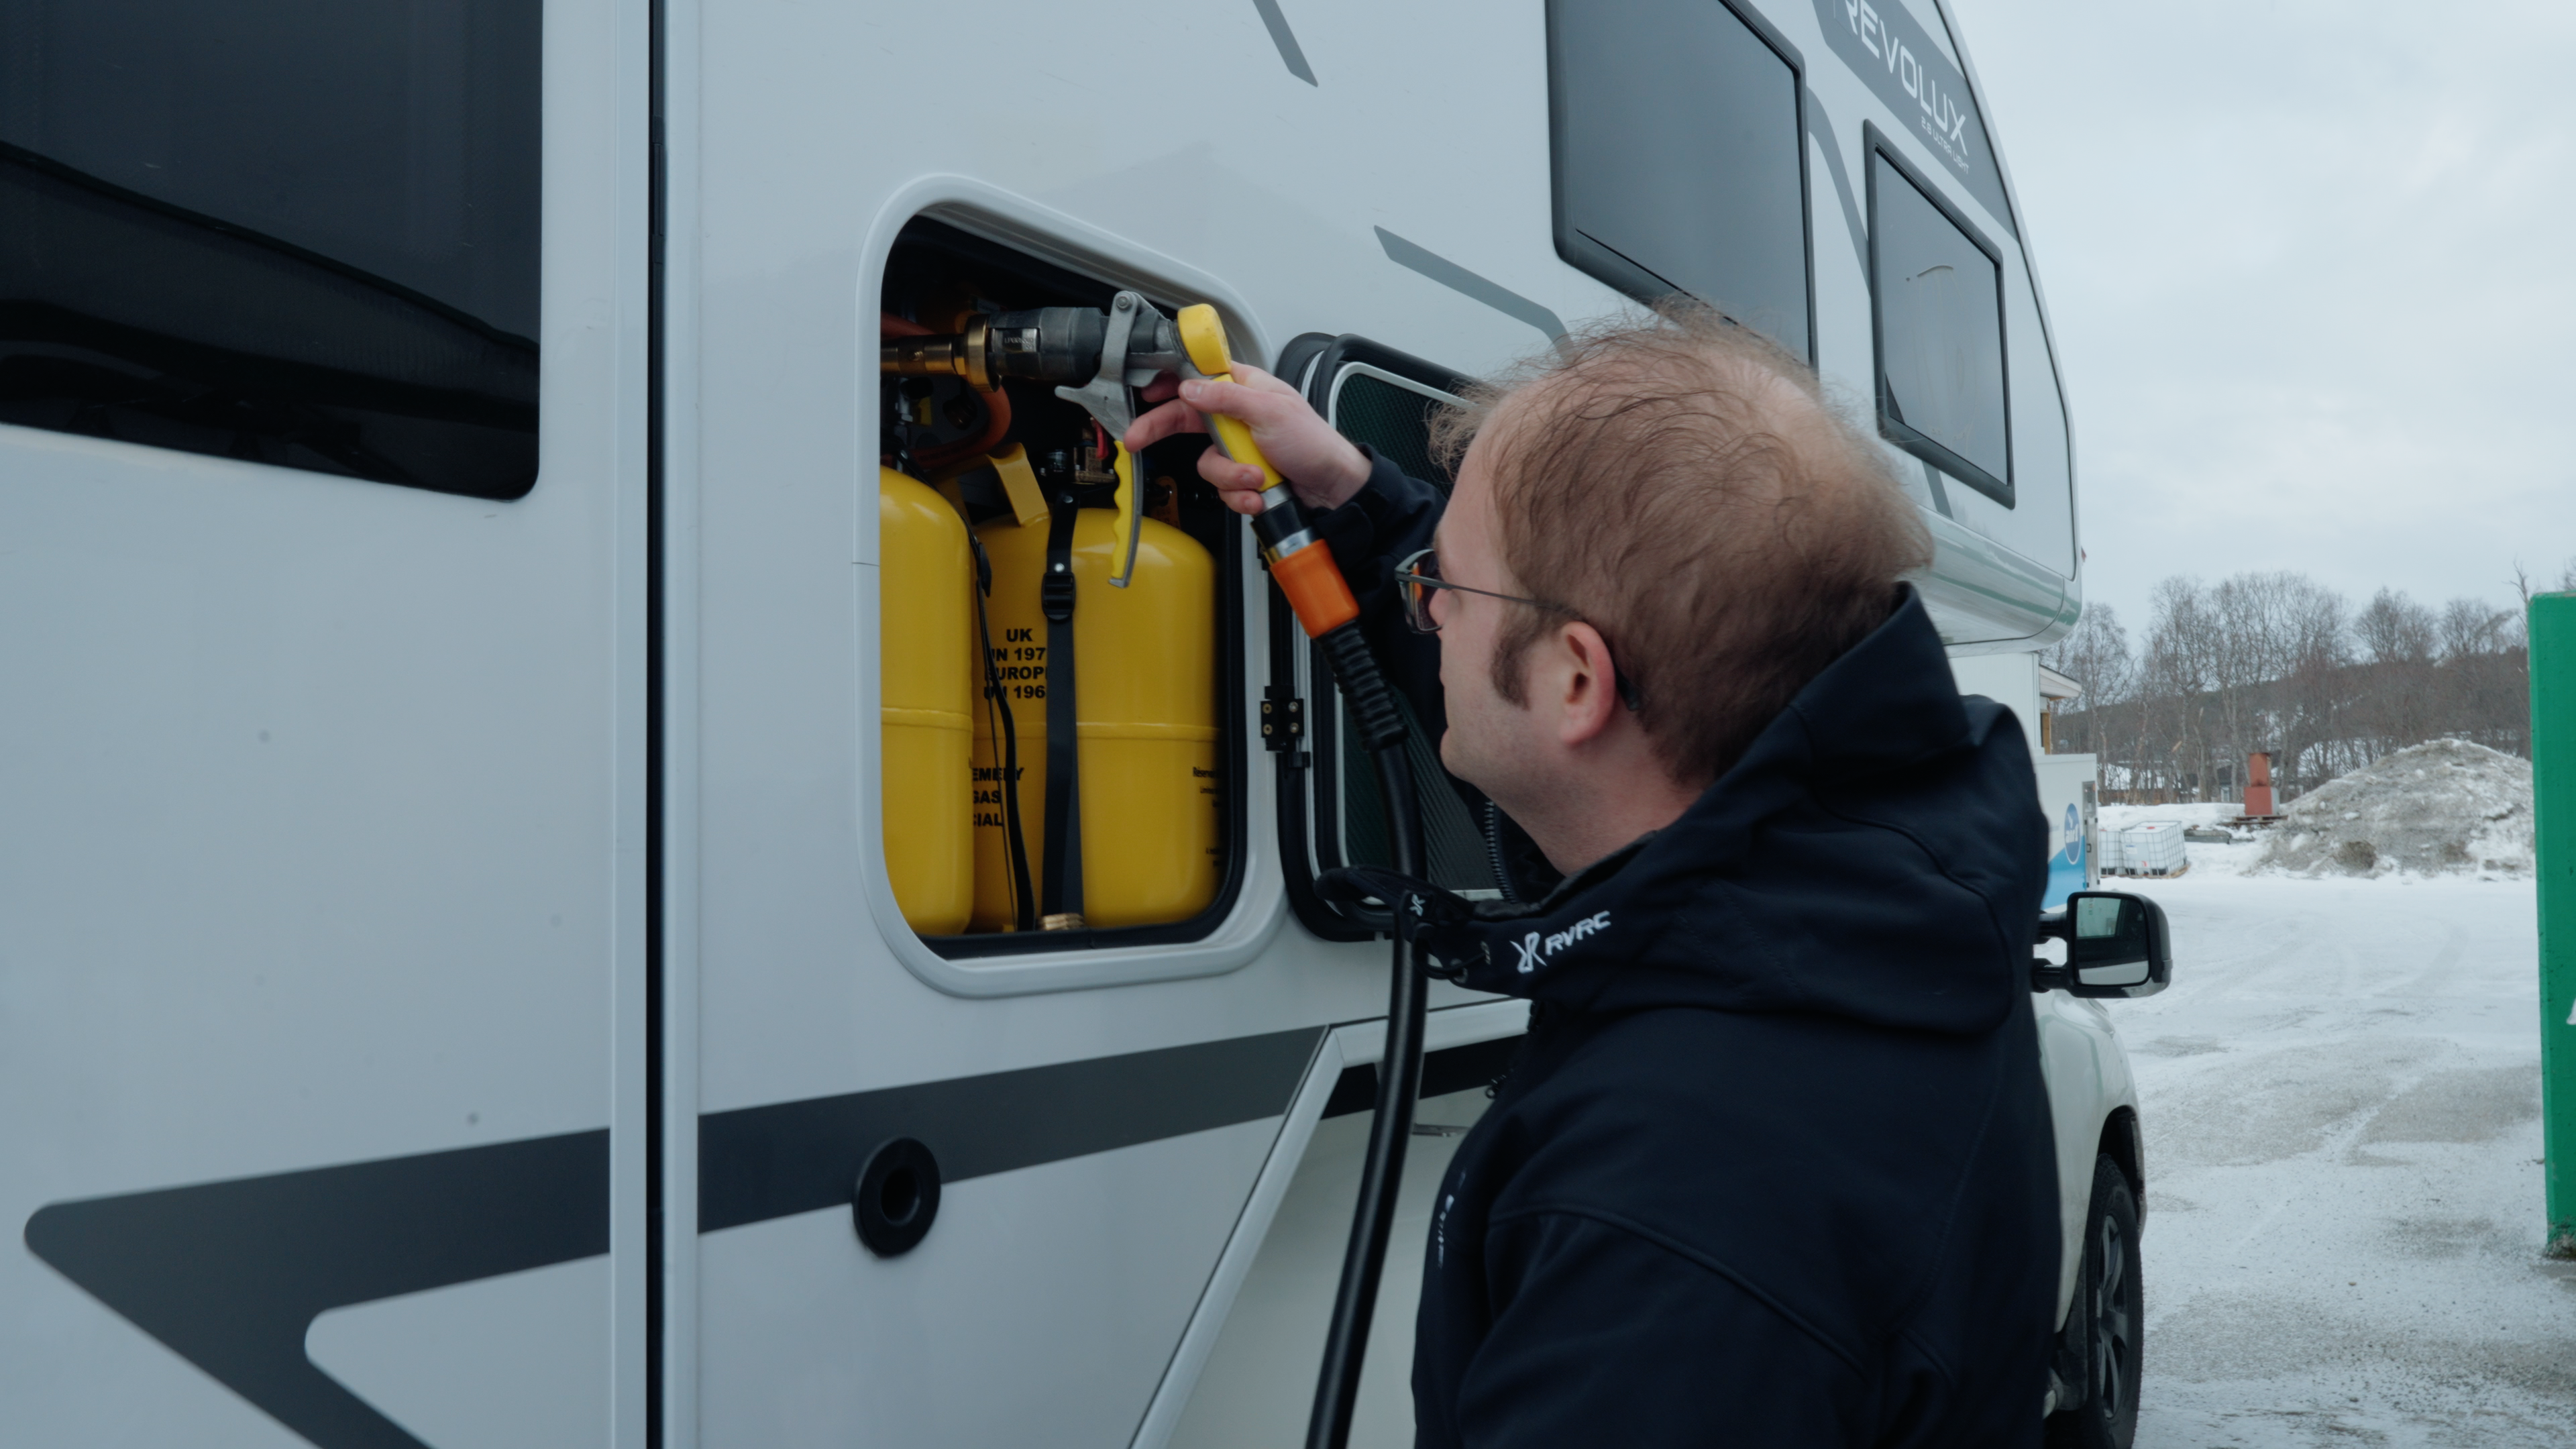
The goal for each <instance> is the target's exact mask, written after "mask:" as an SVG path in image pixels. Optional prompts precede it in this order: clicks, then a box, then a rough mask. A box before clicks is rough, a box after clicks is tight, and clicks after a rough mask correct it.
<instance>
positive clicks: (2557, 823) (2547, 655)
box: [2531, 594, 2576, 1257]
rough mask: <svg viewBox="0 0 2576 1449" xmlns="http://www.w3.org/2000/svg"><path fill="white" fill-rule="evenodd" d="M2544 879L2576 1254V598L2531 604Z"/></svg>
mask: <svg viewBox="0 0 2576 1449" xmlns="http://www.w3.org/2000/svg"><path fill="white" fill-rule="evenodd" d="M2531 769H2532V785H2533V790H2532V794H2533V805H2534V809H2535V813H2536V815H2537V817H2538V819H2537V833H2538V845H2539V856H2540V860H2539V866H2540V869H2539V876H2540V1102H2541V1130H2542V1143H2543V1148H2542V1150H2543V1151H2544V1152H2545V1153H2546V1154H2547V1163H2548V1165H2547V1166H2546V1167H2544V1168H2543V1169H2542V1177H2543V1180H2544V1183H2545V1186H2544V1189H2543V1191H2544V1192H2545V1193H2546V1195H2547V1198H2548V1208H2549V1251H2550V1254H2551V1256H2553V1257H2576V1025H2571V1024H2570V1019H2571V1016H2576V594H2543V595H2541V596H2540V597H2538V598H2536V599H2533V600H2532V601H2531Z"/></svg>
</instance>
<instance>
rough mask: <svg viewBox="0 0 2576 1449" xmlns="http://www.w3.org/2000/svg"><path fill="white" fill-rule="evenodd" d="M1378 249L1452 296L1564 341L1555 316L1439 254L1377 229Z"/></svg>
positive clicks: (1561, 324) (1394, 261)
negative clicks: (1444, 288)
mask: <svg viewBox="0 0 2576 1449" xmlns="http://www.w3.org/2000/svg"><path fill="white" fill-rule="evenodd" d="M1377 241H1378V245H1379V246H1382V247H1384V248H1386V259H1387V260H1388V261H1391V262H1393V263H1395V264H1396V265H1397V266H1399V267H1408V268H1410V269H1412V270H1414V271H1417V272H1420V273H1421V274H1422V275H1424V276H1426V277H1429V278H1430V279H1431V280H1433V281H1435V282H1438V283H1439V284H1440V285H1442V286H1444V287H1447V288H1448V289H1449V290H1451V291H1453V292H1457V293H1460V294H1461V295H1464V296H1468V297H1473V298H1475V299H1476V300H1477V301H1479V302H1482V303H1484V304H1485V305H1486V306H1488V307H1491V308H1493V309H1494V310H1495V311H1497V312H1500V313H1502V314H1503V315H1504V316H1506V317H1509V318H1511V319H1512V320H1513V321H1515V322H1526V323H1528V324H1529V325H1530V326H1532V327H1535V328H1537V329H1538V330H1539V331H1541V332H1544V333H1546V334H1547V336H1548V340H1549V341H1551V342H1563V341H1564V340H1565V323H1564V322H1563V321H1561V320H1559V319H1558V317H1557V315H1556V314H1555V313H1554V312H1551V311H1549V310H1548V309H1547V308H1545V307H1542V306H1540V305H1539V304H1538V303H1536V302H1533V301H1531V300H1530V299H1529V298H1527V297H1524V296H1522V295H1521V294H1520V293H1518V292H1515V291H1512V290H1511V289H1510V288H1508V287H1505V286H1503V285H1502V284H1501V283H1499V282H1494V281H1490V280H1488V279H1486V278H1484V277H1480V276H1477V275H1476V274H1475V273H1474V272H1471V271H1468V270H1467V269H1466V268H1465V267H1462V266H1460V265H1458V264H1457V263H1456V262H1453V261H1451V260H1449V259H1448V258H1447V257H1444V256H1442V255H1440V254H1439V253H1438V252H1434V251H1431V250H1429V249H1427V248H1424V247H1420V246H1417V245H1415V244H1414V243H1412V242H1409V241H1406V240H1405V239H1404V238H1402V237H1400V236H1397V235H1396V234H1395V233H1394V232H1391V231H1388V230H1387V229H1386V228H1385V227H1379V228H1377Z"/></svg>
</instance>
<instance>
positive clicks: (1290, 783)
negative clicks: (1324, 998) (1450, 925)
mask: <svg viewBox="0 0 2576 1449" xmlns="http://www.w3.org/2000/svg"><path fill="white" fill-rule="evenodd" d="M1276 370H1277V372H1278V375H1279V376H1280V377H1281V378H1283V379H1285V380H1286V381H1288V382H1289V383H1291V384H1292V385H1294V386H1296V387H1297V388H1298V389H1299V390H1300V391H1301V392H1303V393H1304V394H1305V396H1306V400H1307V402H1308V403H1310V404H1312V405H1313V407H1314V408H1315V410H1316V411H1317V412H1319V413H1321V414H1323V416H1324V417H1325V419H1326V420H1327V421H1329V422H1331V423H1332V425H1333V426H1334V427H1335V428H1338V429H1339V430H1340V431H1341V432H1342V434H1343V436H1345V437H1347V438H1349V439H1351V440H1352V441H1353V442H1356V443H1364V444H1366V445H1368V446H1369V447H1370V448H1372V449H1374V450H1375V451H1376V453H1377V455H1378V456H1379V457H1381V458H1383V459H1385V460H1387V461H1389V462H1391V463H1393V464H1395V465H1396V466H1397V467H1398V468H1401V469H1402V470H1404V472H1405V473H1407V474H1408V475H1410V476H1412V477H1414V478H1418V479H1420V480H1422V481H1423V482H1425V483H1428V484H1430V485H1432V486H1433V487H1435V488H1437V489H1439V490H1440V491H1441V492H1442V494H1444V495H1445V494H1446V493H1447V492H1448V491H1449V488H1450V483H1451V480H1450V474H1449V470H1448V469H1447V468H1446V467H1444V466H1442V465H1441V463H1440V461H1439V460H1438V459H1437V458H1436V457H1435V456H1434V455H1433V452H1432V446H1431V435H1430V428H1431V419H1432V418H1433V417H1434V416H1435V415H1436V410H1437V409H1441V408H1447V407H1455V406H1457V405H1458V402H1459V397H1460V395H1461V394H1462V393H1463V392H1464V390H1465V389H1466V387H1467V386H1468V384H1469V383H1470V381H1471V379H1470V378H1468V377H1467V376H1465V375H1464V374H1461V373H1458V372H1455V371H1452V370H1451V369H1449V368H1446V367H1443V366H1441V365H1439V364H1438V363H1435V362H1427V361H1425V360H1423V359H1422V358H1419V357H1415V356H1413V355H1411V354H1409V353H1405V352H1399V351H1397V350H1396V349H1394V348H1392V347H1388V346H1385V345H1384V344H1382V343H1377V342H1373V341H1370V340H1369V339H1368V338H1366V337H1362V336H1359V335H1356V334H1351V333H1345V334H1343V335H1342V336H1339V337H1327V336H1324V335H1323V334H1321V333H1313V332H1310V333H1306V334H1304V335H1303V336H1300V337H1297V338H1294V339H1292V340H1291V341H1290V342H1289V343H1288V344H1287V345H1286V346H1284V347H1282V348H1281V349H1280V351H1279V359H1278V367H1277V369H1276ZM1270 630H1271V650H1270V659H1271V677H1270V680H1269V683H1268V685H1267V686H1266V687H1265V689H1264V690H1263V706H1262V709H1263V731H1262V736H1261V738H1262V742H1263V744H1264V745H1265V746H1266V747H1267V748H1268V749H1269V750H1270V751H1272V752H1273V753H1274V754H1275V755H1277V756H1278V757H1279V758H1280V763H1281V766H1282V768H1281V769H1280V771H1279V830H1280V849H1281V853H1282V855H1283V857H1284V859H1285V862H1286V865H1287V870H1288V885H1289V901H1290V904H1291V905H1292V906H1293V907H1294V909H1295V911H1296V913H1297V919H1298V920H1299V922H1300V923H1302V924H1303V925H1304V926H1305V927H1306V928H1307V929H1308V930H1310V931H1313V932H1314V933H1315V934H1317V935H1319V936H1322V937H1324V938H1325V939H1327V940H1336V941H1349V940H1358V939H1362V938H1364V937H1366V936H1369V935H1372V934H1376V933H1378V932H1381V931H1383V930H1384V929H1385V928H1386V920H1385V916H1384V913H1383V912H1380V911H1375V910H1370V909H1367V908H1360V907H1350V906H1341V905H1336V904H1333V903H1330V902H1327V901H1325V900H1323V899H1321V898H1320V897H1319V896H1318V895H1317V894H1316V893H1315V889H1314V881H1315V878H1316V877H1317V876H1320V875H1321V874H1323V873H1324V872H1326V871H1329V870H1333V869H1336V868H1338V867H1341V866H1346V865H1384V864H1385V863H1386V862H1387V859H1388V848H1387V825H1386V803H1385V800H1384V798H1383V795H1382V794H1381V792H1380V790H1379V788H1378V785H1377V782H1376V779H1375V777H1374V773H1373V771H1372V769H1371V766H1370V764H1369V760H1368V755H1367V752H1366V751H1365V750H1363V749H1361V748H1360V747H1359V745H1358V744H1357V742H1356V741H1355V740H1354V739H1353V737H1352V731H1351V728H1350V720H1349V715H1348V710H1347V708H1346V706H1345V705H1344V702H1343V701H1342V699H1341V697H1340V692H1339V691H1338V689H1337V688H1336V687H1335V685H1334V683H1333V677H1332V671H1331V670H1330V668H1329V667H1327V666H1326V664H1325V662H1324V661H1323V660H1322V658H1321V657H1320V656H1319V654H1318V652H1317V651H1316V650H1315V649H1314V648H1313V647H1312V646H1311V645H1308V646H1307V647H1302V648H1301V647H1299V645H1300V644H1301V643H1303V642H1304V641H1302V640H1300V639H1299V637H1298V634H1297V630H1296V624H1295V620H1294V619H1293V617H1292V616H1291V615H1290V614H1289V612H1288V609H1287V607H1286V605H1285V604H1283V603H1280V602H1279V601H1278V600H1277V599H1276V598H1275V597H1274V599H1273V601H1272V613H1271V619H1270ZM1373 642H1375V643H1376V644H1377V646H1378V648H1379V650H1380V651H1381V653H1382V654H1384V655H1385V656H1386V658H1387V665H1388V668H1389V669H1390V671H1395V672H1402V671H1405V670H1407V669H1417V670H1420V671H1424V672H1425V673H1428V672H1430V671H1436V670H1437V668H1438V666H1439V657H1440V655H1439V645H1438V643H1437V641H1435V640H1431V639H1425V638H1421V637H1418V636H1413V635H1410V634H1408V633H1407V631H1406V630H1405V629H1404V628H1403V626H1402V625H1401V624H1400V623H1399V624H1393V625H1389V626H1382V627H1381V628H1380V629H1379V630H1378V631H1377V632H1376V633H1375V635H1374V637H1373ZM1404 713H1405V725H1406V731H1407V738H1406V741H1405V753H1406V755H1407V757H1408V759H1409V760H1410V762H1411V764H1412V767H1413V779H1414V791H1415V795H1416V797H1417V798H1418V799H1419V801H1420V802H1421V809H1422V830H1423V844H1424V849H1425V858H1426V861H1427V863H1428V864H1429V866H1430V880H1431V882H1432V883H1433V884H1434V885H1438V886H1441V887H1443V888H1444V889H1447V890H1452V891H1456V892H1457V893H1459V894H1460V895H1463V896H1467V897H1469V898H1470V899H1491V898H1495V897H1498V896H1502V895H1504V894H1506V893H1507V892H1508V891H1509V890H1510V889H1511V887H1510V884H1509V881H1508V879H1507V877H1506V874H1505V872H1504V868H1503V854H1502V852H1503V850H1504V849H1505V848H1507V846H1508V844H1509V842H1511V841H1513V840H1515V839H1517V838H1518V832H1517V830H1515V829H1514V827H1512V825H1511V824H1510V822H1509V821H1506V820H1504V819H1502V818H1501V816H1500V814H1499V812H1497V811H1496V810H1495V809H1494V807H1493V805H1492V804H1491V802H1489V801H1487V800H1486V799H1485V797H1484V795H1483V793H1482V792H1481V791H1479V790H1477V789H1476V787H1475V786H1473V785H1470V784H1468V783H1467V782H1466V781H1464V780H1461V779H1458V778H1457V777H1456V776H1454V775H1451V774H1450V773H1449V772H1448V771H1447V770H1445V769H1443V768H1442V767H1441V764H1440V731H1441V727H1442V721H1441V720H1439V719H1437V718H1433V719H1425V718H1423V714H1424V710H1423V709H1422V707H1421V705H1420V704H1419V702H1418V701H1417V700H1415V699H1412V698H1407V699H1405V700H1404Z"/></svg>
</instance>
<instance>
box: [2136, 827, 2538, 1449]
mask: <svg viewBox="0 0 2576 1449" xmlns="http://www.w3.org/2000/svg"><path fill="white" fill-rule="evenodd" d="M2253 849H2254V847H2250V846H2235V847H2194V856H2195V861H2194V867H2193V870H2192V872H2191V873H2190V874H2188V875H2185V876H2181V877H2178V878H2175V879H2172V880H2165V881H2146V882H2127V883H2120V884H2125V885H2127V886H2128V887H2130V888H2135V889H2140V890H2142V891H2145V892H2149V893H2152V894H2154V895H2155V896H2156V897H2157V898H2158V899H2159V900H2161V901H2162V902H2163V904H2164V906H2165V909H2166V911H2167V912H2168V913H2169V915H2170V917H2171V919H2172V921H2173V924H2174V928H2175V935H2176V957H2177V964H2176V968H2175V973H2174V975H2175V982H2174V985H2173V987H2172V989H2170V990H2168V991H2167V992H2165V993H2164V994H2163V995H2162V996H2159V997H2155V998H2151V999H2149V1000H2145V1001H2138V1002H2123V1003H2114V1004H2113V1006H2112V1015H2113V1017H2114V1019H2115V1020H2116V1021H2117V1022H2118V1024H2119V1027H2120V1031H2121V1034H2122V1037H2123V1038H2124V1040H2125V1041H2126V1042H2127V1044H2128V1048H2129V1052H2130V1055H2131V1058H2132V1060H2133V1061H2134V1062H2135V1064H2136V1069H2137V1073H2138V1081H2139V1095H2140V1101H2141V1107H2142V1111H2143V1115H2144V1118H2145V1126H2146V1140H2147V1198H2148V1218H2147V1224H2146V1233H2145V1254H2146V1274H2145V1278H2146V1292H2147V1339H2146V1354H2147V1359H2146V1379H2145V1384H2144V1387H2143V1391H2142V1394H2141V1404H2142V1414H2141V1418H2140V1427H2139V1431H2138V1441H2137V1442H2138V1449H2221V1446H2233V1449H2273V1446H2309V1445H2338V1446H2342V1445H2477V1446H2485V1449H2501V1446H2517V1449H2518V1446H2524V1445H2530V1446H2541V1445H2549V1446H2564V1445H2576V1264H2560V1263H2553V1262H2550V1261H2547V1260H2545V1259H2543V1258H2542V1256H2541V1228H2542V1224H2541V1180H2540V1164H2539V1161H2538V1159H2539V1157H2540V1152H2541V1147H2540V1122H2539V1081H2540V1066H2539V1063H2540V1056H2539V1051H2540V1048H2539V1038H2538V1032H2539V1023H2538V1021H2537V1016H2538V1010H2539V1008H2538V990H2537V979H2536V972H2537V968H2536V965H2535V959H2534V949H2535V930H2534V926H2533V918H2532V907H2533V900H2532V888H2531V886H2530V884H2529V883H2528V881H2527V880H2526V881H2521V882H2509V881H2481V880H2475V879H2465V878H2455V879H2437V880H2412V881H2410V880H2406V879H2403V878H2394V879H2380V880H2350V881H2344V880H2298V879H2284V878H2280V877H2267V876H2242V875H2237V874H2234V873H2233V872H2234V871H2235V869H2237V868H2238V867H2241V866H2242V865H2243V864H2245V863H2247V862H2246V859H2245V857H2246V856H2247V855H2248V854H2249V853H2250V852H2251V851H2252V850H2253Z"/></svg>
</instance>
